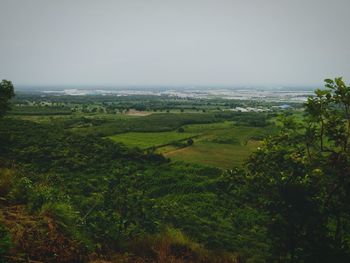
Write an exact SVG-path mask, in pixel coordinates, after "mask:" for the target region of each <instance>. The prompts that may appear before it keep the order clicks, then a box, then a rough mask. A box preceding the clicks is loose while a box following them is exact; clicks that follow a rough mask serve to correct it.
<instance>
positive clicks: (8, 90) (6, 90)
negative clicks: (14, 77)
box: [0, 79, 15, 117]
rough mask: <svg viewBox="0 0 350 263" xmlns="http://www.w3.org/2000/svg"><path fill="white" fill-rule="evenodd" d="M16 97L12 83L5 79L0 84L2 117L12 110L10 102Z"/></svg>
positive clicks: (0, 110) (0, 112)
mask: <svg viewBox="0 0 350 263" xmlns="http://www.w3.org/2000/svg"><path fill="white" fill-rule="evenodd" d="M14 96H15V93H14V88H13V85H12V82H11V81H8V80H5V79H3V80H2V81H1V82H0V117H2V116H4V115H5V113H6V112H7V111H8V110H9V109H10V103H9V100H10V99H11V98H13V97H14Z"/></svg>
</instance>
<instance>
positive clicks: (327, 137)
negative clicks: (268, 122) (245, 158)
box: [247, 78, 350, 262]
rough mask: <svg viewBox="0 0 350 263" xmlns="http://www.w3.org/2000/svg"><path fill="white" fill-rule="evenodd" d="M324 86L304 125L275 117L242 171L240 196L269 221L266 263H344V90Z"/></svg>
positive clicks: (348, 213) (348, 218) (349, 212)
mask: <svg viewBox="0 0 350 263" xmlns="http://www.w3.org/2000/svg"><path fill="white" fill-rule="evenodd" d="M325 83H326V84H325V86H326V89H324V90H316V91H315V96H314V97H310V98H309V99H308V101H307V102H306V104H305V117H304V119H303V120H302V121H297V120H295V119H294V118H293V116H285V117H282V119H281V123H282V125H281V130H280V133H279V134H277V135H275V136H274V137H273V138H270V139H269V140H267V142H266V143H265V145H264V146H263V147H261V148H260V149H259V150H258V151H257V152H256V153H255V154H254V155H253V156H252V157H251V158H250V161H249V163H248V175H247V181H249V187H248V191H247V193H254V194H253V195H252V197H251V204H252V205H253V206H254V207H256V208H258V209H260V211H261V212H262V213H264V214H266V215H267V216H268V218H269V220H267V221H266V224H267V226H268V232H269V237H270V239H271V240H272V243H273V244H272V246H273V254H274V256H275V257H274V259H273V260H282V261H283V262H349V260H350V232H349V229H350V145H349V144H350V142H349V140H350V87H349V86H347V85H346V84H345V83H344V81H343V80H342V78H336V79H335V80H331V79H326V80H325ZM273 260H272V261H273Z"/></svg>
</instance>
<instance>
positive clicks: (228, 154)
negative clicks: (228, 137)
mask: <svg viewBox="0 0 350 263" xmlns="http://www.w3.org/2000/svg"><path fill="white" fill-rule="evenodd" d="M258 145H259V142H257V141H249V142H248V143H247V144H246V145H232V144H221V143H220V144H218V143H211V142H205V141H199V142H195V143H194V144H193V145H192V146H190V147H186V148H183V149H179V150H177V151H172V152H169V153H166V154H165V156H166V157H169V158H170V159H172V160H175V161H184V162H190V163H197V164H203V165H208V166H214V167H220V168H225V169H229V168H233V167H237V166H241V165H242V164H243V162H244V161H245V160H246V159H247V158H248V156H249V155H250V154H251V153H252V152H253V151H254V150H255V149H256V148H257V147H258Z"/></svg>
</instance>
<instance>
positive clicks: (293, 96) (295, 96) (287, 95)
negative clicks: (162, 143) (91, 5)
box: [21, 87, 313, 102]
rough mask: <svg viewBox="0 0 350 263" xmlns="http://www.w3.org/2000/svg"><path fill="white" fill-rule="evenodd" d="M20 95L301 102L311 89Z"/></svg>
mask: <svg viewBox="0 0 350 263" xmlns="http://www.w3.org/2000/svg"><path fill="white" fill-rule="evenodd" d="M21 90H22V92H39V93H42V96H45V95H46V94H50V95H56V96H62V95H70V96H87V95H90V96H91V95H99V96H104V95H115V96H132V95H148V96H169V97H178V98H196V99H214V98H224V99H232V100H260V101H261V100H263V101H275V102H277V101H280V102H304V101H306V100H307V98H308V97H309V96H312V95H313V89H311V88H301V87H297V88H294V87H291V88H288V87H280V88H251V87H249V88H207V87H200V88H199V87H186V88H185V87H175V88H174V87H170V88H166V87H161V88H160V87H124V88H123V87H117V88H97V89H94V88H47V89H44V88H40V89H38V88H26V89H21Z"/></svg>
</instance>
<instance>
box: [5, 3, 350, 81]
mask: <svg viewBox="0 0 350 263" xmlns="http://www.w3.org/2000/svg"><path fill="white" fill-rule="evenodd" d="M349 12H350V0H124V1H122V0H94V1H93V0H0V78H6V79H10V80H12V81H13V82H14V83H15V84H17V85H33V84H34V85H36V84H38V85H46V84H51V85H64V84H67V85H125V84H127V85H315V84H320V83H322V81H323V79H324V78H326V77H335V76H344V78H345V79H346V80H347V81H348V82H349V81H350V19H349Z"/></svg>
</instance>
